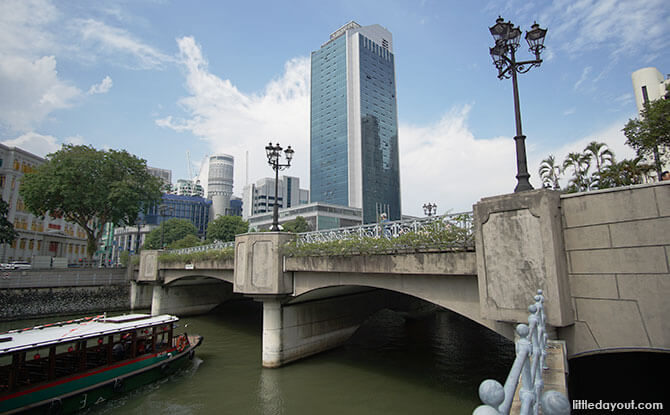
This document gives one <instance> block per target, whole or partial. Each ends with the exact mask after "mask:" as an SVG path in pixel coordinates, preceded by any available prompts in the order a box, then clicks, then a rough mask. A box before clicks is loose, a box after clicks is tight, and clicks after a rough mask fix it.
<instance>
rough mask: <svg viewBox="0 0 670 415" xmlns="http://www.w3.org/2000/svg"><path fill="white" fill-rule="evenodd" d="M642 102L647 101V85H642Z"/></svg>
mask: <svg viewBox="0 0 670 415" xmlns="http://www.w3.org/2000/svg"><path fill="white" fill-rule="evenodd" d="M642 102H644V103H647V102H649V95H648V94H647V86H646V85H644V86H643V87H642Z"/></svg>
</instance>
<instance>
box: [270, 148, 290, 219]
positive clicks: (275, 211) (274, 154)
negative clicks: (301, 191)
mask: <svg viewBox="0 0 670 415" xmlns="http://www.w3.org/2000/svg"><path fill="white" fill-rule="evenodd" d="M281 151H282V148H281V146H280V145H279V143H277V145H276V146H273V145H272V143H270V144H268V145H267V146H265V153H266V155H267V156H268V164H270V166H272V169H273V170H274V171H275V204H274V207H273V208H272V227H271V228H270V230H271V231H273V232H277V231H279V204H278V203H277V193H278V190H279V170H285V169H288V168H289V167H291V160H292V159H293V153H294V151H293V149H292V148H291V146H288V148H287V149H286V150H284V153H286V164H282V163H280V158H281Z"/></svg>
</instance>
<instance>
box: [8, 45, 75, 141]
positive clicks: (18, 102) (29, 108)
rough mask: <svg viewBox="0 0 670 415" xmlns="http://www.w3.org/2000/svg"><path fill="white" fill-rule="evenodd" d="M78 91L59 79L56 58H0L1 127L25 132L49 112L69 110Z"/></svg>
mask: <svg viewBox="0 0 670 415" xmlns="http://www.w3.org/2000/svg"><path fill="white" fill-rule="evenodd" d="M80 95H81V91H80V90H79V89H78V88H77V87H75V86H72V85H70V84H68V83H67V82H64V81H63V80H61V79H60V78H59V77H58V72H57V71H56V59H55V58H54V57H53V56H45V57H42V58H39V59H36V60H30V59H26V58H22V57H18V56H5V57H4V58H3V59H0V96H1V97H3V99H1V100H0V124H3V125H6V126H8V127H10V128H11V129H13V130H16V131H27V130H30V129H31V128H33V127H34V126H36V125H37V124H39V123H40V122H41V121H43V120H44V119H45V118H46V117H47V116H48V115H49V114H50V113H51V112H52V111H54V110H57V109H62V108H68V107H70V106H71V105H72V104H73V101H74V100H75V99H76V98H78V97H79V96H80Z"/></svg>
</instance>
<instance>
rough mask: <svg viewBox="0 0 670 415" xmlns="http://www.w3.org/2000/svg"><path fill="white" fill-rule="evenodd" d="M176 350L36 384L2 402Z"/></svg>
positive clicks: (8, 396)
mask: <svg viewBox="0 0 670 415" xmlns="http://www.w3.org/2000/svg"><path fill="white" fill-rule="evenodd" d="M175 350H176V348H172V349H168V350H166V351H164V352H161V353H154V354H151V355H147V356H142V357H139V358H136V359H134V360H130V361H127V362H121V363H119V364H116V365H113V366H105V367H102V368H100V369H98V370H95V371H93V372H86V373H82V374H79V375H75V376H71V377H69V378H63V379H59V380H57V381H55V382H51V383H47V384H44V385H40V386H36V387H34V388H32V389H26V390H23V391H19V392H15V393H13V394H11V395H7V396H3V397H1V398H0V402H3V401H6V400H9V399H13V398H18V397H20V396H23V395H27V394H29V393H34V392H39V391H41V390H43V389H48V388H51V387H54V386H58V385H61V384H64V383H68V382H72V381H75V380H78V379H82V378H86V377H90V376H94V375H97V374H99V373H103V372H107V371H110V370H114V369H117V368H120V367H123V366H127V365H132V364H134V363H138V362H141V361H144V360H147V359H151V358H156V357H158V356H159V355H163V354H165V355H166V354H167V353H170V352H173V351H175Z"/></svg>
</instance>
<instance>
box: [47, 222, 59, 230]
mask: <svg viewBox="0 0 670 415" xmlns="http://www.w3.org/2000/svg"><path fill="white" fill-rule="evenodd" d="M49 229H60V225H56V224H55V223H50V224H49Z"/></svg>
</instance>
